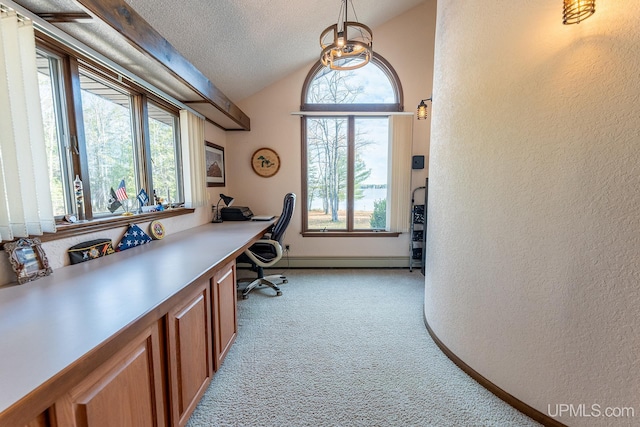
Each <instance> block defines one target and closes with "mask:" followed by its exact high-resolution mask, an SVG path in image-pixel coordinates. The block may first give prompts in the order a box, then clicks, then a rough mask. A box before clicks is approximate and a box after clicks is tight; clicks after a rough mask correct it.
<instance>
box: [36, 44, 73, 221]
mask: <svg viewBox="0 0 640 427" xmlns="http://www.w3.org/2000/svg"><path fill="white" fill-rule="evenodd" d="M36 61H37V64H38V84H39V87H40V102H41V107H42V124H43V127H44V141H45V146H46V150H47V163H48V165H49V183H50V189H51V201H52V204H53V214H54V215H56V216H62V215H65V214H67V213H70V212H73V210H74V209H73V205H72V204H71V199H70V196H69V193H68V192H67V191H66V189H67V188H69V186H68V185H67V181H68V180H67V179H66V178H65V177H66V176H67V175H68V174H67V171H66V164H67V163H66V152H65V150H64V148H61V147H64V146H65V144H64V143H63V138H64V134H65V132H64V129H65V128H66V125H65V122H64V121H63V118H62V117H63V115H62V114H61V112H62V108H61V99H62V98H61V96H60V95H61V80H60V65H59V61H58V59H57V58H54V57H50V56H48V55H45V54H43V53H40V52H38V53H37V55H36Z"/></svg>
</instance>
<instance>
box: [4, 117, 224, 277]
mask: <svg viewBox="0 0 640 427" xmlns="http://www.w3.org/2000/svg"><path fill="white" fill-rule="evenodd" d="M205 138H206V139H207V141H210V142H214V143H216V144H218V145H220V146H222V147H224V146H225V145H226V133H225V132H224V131H222V130H220V129H219V128H217V127H215V126H213V125H212V124H210V123H208V122H207V123H206V125H205ZM225 190H226V187H214V188H209V189H208V191H207V192H208V195H209V199H210V203H209V204H208V205H206V206H204V207H202V208H197V209H196V211H195V212H194V213H193V214H189V215H181V216H176V217H171V218H166V219H163V220H161V221H162V224H163V225H164V227H165V230H166V232H167V235H169V234H171V233H178V232H180V231H183V230H187V229H189V228H192V227H196V226H198V225H201V224H204V223H206V222H209V221H211V218H212V214H211V204H212V203H216V202H217V201H218V198H219V197H218V194H219V193H221V192H224V191H225ZM132 193H133V192H131V191H130V192H129V195H130V196H131V194H132ZM134 220H135V219H134ZM136 224H138V225H139V226H140V227H141V228H142V229H143V230H145V231H147V229H148V228H149V221H145V222H136ZM124 231H125V228H124V227H123V228H114V229H111V230H105V231H100V232H96V233H90V234H85V235H82V236H77V237H71V238H67V239H58V240H52V241H49V242H45V243H43V244H42V248H43V249H44V252H45V254H46V255H47V259H48V260H49V263H50V265H51V268H53V270H54V272H53V274H55V270H56V269H57V268H61V267H64V266H65V265H69V256H68V255H67V249H69V248H70V247H71V246H73V245H75V244H77V243H80V242H86V241H88V240H93V239H98V238H107V239H111V241H112V242H113V244H114V246H115V245H116V244H118V242H119V241H120V239H121V238H122V235H123V234H124ZM15 281H16V276H15V274H14V272H13V269H12V268H11V264H10V263H9V259H8V257H7V256H6V255H3V256H0V286H2V285H6V284H9V283H11V282H15Z"/></svg>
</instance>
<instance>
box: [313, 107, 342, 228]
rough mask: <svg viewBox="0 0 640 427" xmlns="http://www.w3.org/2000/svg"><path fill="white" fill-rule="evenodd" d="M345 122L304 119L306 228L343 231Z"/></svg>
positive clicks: (340, 120) (337, 119) (332, 119)
mask: <svg viewBox="0 0 640 427" xmlns="http://www.w3.org/2000/svg"><path fill="white" fill-rule="evenodd" d="M346 197H347V119H346V118H317V119H316V118H307V220H308V226H309V229H313V230H318V229H320V230H324V229H327V230H336V229H338V230H346V228H347V214H346Z"/></svg>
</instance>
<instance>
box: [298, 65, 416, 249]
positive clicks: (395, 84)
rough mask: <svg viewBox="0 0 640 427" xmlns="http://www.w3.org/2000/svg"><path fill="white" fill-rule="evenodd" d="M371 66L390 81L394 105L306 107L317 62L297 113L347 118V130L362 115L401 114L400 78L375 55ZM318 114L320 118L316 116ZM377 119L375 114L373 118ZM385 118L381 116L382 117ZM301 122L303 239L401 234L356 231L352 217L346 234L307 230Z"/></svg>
mask: <svg viewBox="0 0 640 427" xmlns="http://www.w3.org/2000/svg"><path fill="white" fill-rule="evenodd" d="M371 62H373V63H374V64H375V65H376V66H377V67H378V68H379V69H380V70H382V71H383V73H384V74H385V75H386V76H387V78H388V79H389V82H390V84H391V87H392V90H393V92H394V98H395V102H393V103H350V104H327V103H322V104H316V103H308V102H306V100H307V94H308V92H309V88H310V85H311V83H312V82H313V80H314V79H315V77H316V76H317V74H318V73H319V72H320V71H321V70H322V69H323V67H324V66H323V65H322V63H321V62H320V61H318V62H316V63H315V64H314V65H313V67H311V69H310V70H309V72H308V73H307V76H306V78H305V81H304V83H303V86H302V92H301V99H300V111H301V112H309V113H313V114H310V115H313V116H315V117H318V116H325V114H322V113H326V117H336V114H338V113H339V115H340V116H347V117H348V118H349V122H350V124H349V127H350V128H351V129H353V122H354V119H355V117H357V116H359V115H361V116H366V115H368V114H369V115H370V114H371V113H385V112H388V113H389V115H391V114H393V113H398V112H404V95H403V90H402V84H401V83H400V78H399V77H398V74H397V73H396V72H395V70H394V69H393V67H392V66H391V64H390V63H389V62H388V61H387V60H386V59H384V58H383V57H382V56H380V55H379V54H377V53H375V52H374V53H373V56H372V58H371ZM318 113H320V114H318ZM344 113H353V114H344ZM376 115H377V114H376ZM381 115H384V114H381ZM300 120H301V141H302V153H303V158H302V162H301V163H302V194H301V195H302V201H303V203H301V207H302V209H301V210H302V217H303V220H302V233H301V234H302V235H303V236H305V237H311V236H313V237H341V236H343V237H353V236H354V235H358V236H372V237H391V236H395V237H397V236H398V235H399V234H400V233H398V232H394V231H383V230H356V229H354V225H353V217H352V216H351V215H349V216H348V218H347V230H346V231H341V230H337V231H327V230H323V231H318V230H310V229H309V224H308V211H307V191H308V189H307V173H308V171H307V156H306V152H307V147H306V146H307V140H306V138H307V137H306V134H307V117H306V115H305V114H302V115H301V117H300ZM349 138H350V139H352V138H353V132H352V131H350V136H349ZM349 150H350V153H349V156H348V157H349V158H353V157H354V155H353V148H350V149H349ZM349 176H350V178H349V181H352V179H353V174H350V175H349ZM349 186H350V191H353V184H352V183H349ZM352 209H353V204H352V202H351V203H350V204H349V203H348V207H347V210H352Z"/></svg>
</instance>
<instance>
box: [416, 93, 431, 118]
mask: <svg viewBox="0 0 640 427" xmlns="http://www.w3.org/2000/svg"><path fill="white" fill-rule="evenodd" d="M425 101H432V99H431V98H427V99H423V100H422V101H420V104H418V120H425V119H426V118H427V104H425V103H424V102H425Z"/></svg>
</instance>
